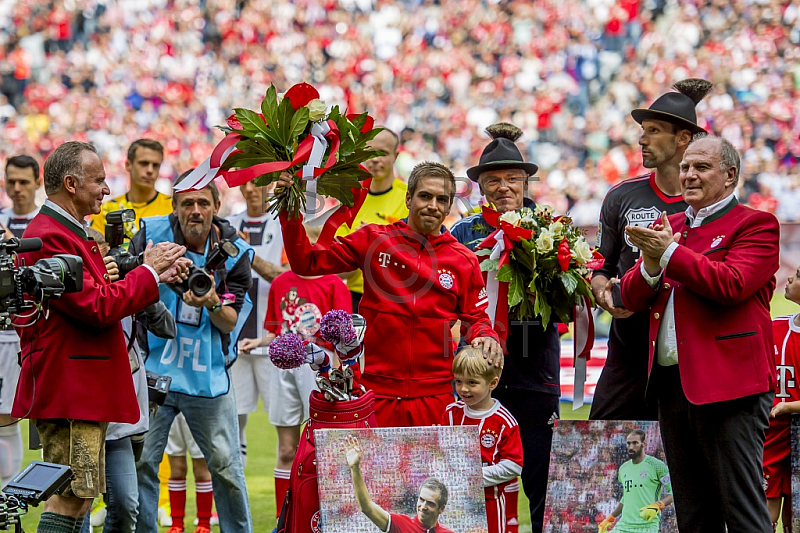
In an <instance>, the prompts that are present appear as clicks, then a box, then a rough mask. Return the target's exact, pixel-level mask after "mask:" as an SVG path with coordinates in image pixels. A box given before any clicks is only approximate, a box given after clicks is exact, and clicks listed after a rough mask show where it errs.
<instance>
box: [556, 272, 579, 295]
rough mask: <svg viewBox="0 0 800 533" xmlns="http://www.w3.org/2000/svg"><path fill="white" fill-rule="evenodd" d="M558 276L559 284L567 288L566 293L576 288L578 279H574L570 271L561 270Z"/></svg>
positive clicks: (570, 292) (572, 291)
mask: <svg viewBox="0 0 800 533" xmlns="http://www.w3.org/2000/svg"><path fill="white" fill-rule="evenodd" d="M558 277H559V279H560V280H561V284H562V285H564V288H565V289H566V290H567V294H572V293H574V292H575V289H577V288H578V280H577V279H575V276H574V275H573V273H572V272H561V273H560V274H559V275H558Z"/></svg>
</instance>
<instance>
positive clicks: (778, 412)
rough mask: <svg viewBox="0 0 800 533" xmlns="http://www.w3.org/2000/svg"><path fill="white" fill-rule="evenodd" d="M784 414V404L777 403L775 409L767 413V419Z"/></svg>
mask: <svg viewBox="0 0 800 533" xmlns="http://www.w3.org/2000/svg"><path fill="white" fill-rule="evenodd" d="M786 412H787V411H786V404H785V403H783V402H781V403H779V404H778V405H776V406H775V407H773V408H772V410H771V411H770V412H769V417H770V418H775V417H778V416H781V415H782V414H784V413H786Z"/></svg>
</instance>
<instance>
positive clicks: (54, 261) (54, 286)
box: [0, 237, 83, 329]
mask: <svg viewBox="0 0 800 533" xmlns="http://www.w3.org/2000/svg"><path fill="white" fill-rule="evenodd" d="M41 248H42V240H41V239H18V238H16V237H14V238H12V239H8V240H5V239H3V240H0V329H10V328H11V326H12V324H11V322H12V316H13V315H19V314H21V313H23V312H24V311H27V310H30V309H33V308H34V307H35V306H36V305H38V304H41V303H42V302H44V301H46V300H49V299H51V298H58V297H59V296H61V295H62V294H63V293H65V292H80V291H82V290H83V259H81V258H80V257H79V256H77V255H69V254H56V255H54V256H53V257H48V258H44V259H39V260H38V261H37V262H36V264H35V265H31V266H20V267H17V266H16V264H15V262H14V256H15V254H17V253H23V252H35V251H36V250H40V249H41ZM26 294H27V295H29V296H31V297H32V298H33V300H26V299H25V295H26Z"/></svg>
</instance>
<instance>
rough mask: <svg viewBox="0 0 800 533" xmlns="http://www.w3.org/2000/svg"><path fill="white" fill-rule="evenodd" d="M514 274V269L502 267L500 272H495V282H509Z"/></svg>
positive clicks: (506, 266) (509, 266)
mask: <svg viewBox="0 0 800 533" xmlns="http://www.w3.org/2000/svg"><path fill="white" fill-rule="evenodd" d="M514 274H515V270H514V267H512V266H511V265H503V266H502V267H501V268H500V270H498V271H497V281H511V279H512V278H513V277H514Z"/></svg>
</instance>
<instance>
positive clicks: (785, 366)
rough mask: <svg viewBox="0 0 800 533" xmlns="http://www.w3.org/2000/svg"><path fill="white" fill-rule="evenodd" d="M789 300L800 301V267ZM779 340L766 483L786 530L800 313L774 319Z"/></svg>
mask: <svg viewBox="0 0 800 533" xmlns="http://www.w3.org/2000/svg"><path fill="white" fill-rule="evenodd" d="M785 296H786V299H787V300H789V301H791V302H794V303H796V304H800V268H798V269H797V272H795V274H794V276H790V277H789V280H788V283H787V285H786V292H785ZM772 332H773V338H774V341H773V342H774V343H775V351H774V353H775V367H776V368H777V371H778V387H777V390H776V391H775V403H774V404H773V406H772V411H770V414H769V415H770V421H769V428H768V429H767V432H766V440H765V442H764V485H765V486H766V492H767V507H769V514H770V517H771V518H772V527H773V529H775V527H776V526H777V523H778V516H780V515H781V504H783V531H784V533H787V532H788V533H791V531H792V453H791V444H792V443H791V440H792V437H791V426H792V423H791V413H798V412H800V389H799V388H798V387H797V381H798V380H799V379H800V376H798V375H797V373H796V370H797V369H800V313H797V314H794V315H791V316H781V317H778V318H776V319H774V320H773V321H772Z"/></svg>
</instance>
